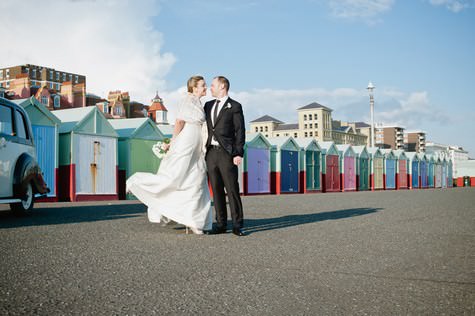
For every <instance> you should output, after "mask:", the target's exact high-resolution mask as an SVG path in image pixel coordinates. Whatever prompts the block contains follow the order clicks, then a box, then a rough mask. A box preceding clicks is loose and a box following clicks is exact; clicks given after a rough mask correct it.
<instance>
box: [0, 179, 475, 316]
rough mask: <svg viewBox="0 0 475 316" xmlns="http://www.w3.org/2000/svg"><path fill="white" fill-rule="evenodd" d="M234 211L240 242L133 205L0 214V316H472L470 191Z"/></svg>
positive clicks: (302, 198)
mask: <svg viewBox="0 0 475 316" xmlns="http://www.w3.org/2000/svg"><path fill="white" fill-rule="evenodd" d="M243 203H244V212H245V213H244V214H245V218H246V220H245V231H247V232H248V233H249V235H248V236H246V237H236V236H234V235H232V234H231V233H228V234H225V235H216V236H198V235H186V234H185V231H184V229H183V228H182V227H180V226H167V227H161V226H160V225H157V224H151V223H149V222H148V221H147V218H146V209H145V207H144V206H143V205H142V204H140V203H138V202H136V201H115V202H110V203H108V202H90V203H55V204H37V205H36V210H35V212H34V213H33V215H31V216H29V217H23V218H19V217H14V216H12V215H11V214H10V213H9V212H7V211H6V210H7V209H8V206H6V205H0V251H1V252H0V274H1V278H0V314H1V315H70V314H74V315H154V314H155V315H177V314H189V315H194V314H203V315H216V314H218V315H221V314H225V315H475V188H453V189H436V190H434V189H427V190H414V191H381V192H355V193H325V194H305V195H297V194H296V195H281V196H254V197H244V198H243Z"/></svg>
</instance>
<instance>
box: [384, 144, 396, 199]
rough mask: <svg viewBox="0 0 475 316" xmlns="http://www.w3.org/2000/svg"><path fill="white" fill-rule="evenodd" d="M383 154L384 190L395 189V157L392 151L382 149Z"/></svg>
mask: <svg viewBox="0 0 475 316" xmlns="http://www.w3.org/2000/svg"><path fill="white" fill-rule="evenodd" d="M382 153H383V154H384V169H383V172H384V174H383V179H384V189H385V190H395V189H396V171H397V157H396V154H395V153H394V151H393V150H392V149H383V150H382Z"/></svg>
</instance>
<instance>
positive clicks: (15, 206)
mask: <svg viewBox="0 0 475 316" xmlns="http://www.w3.org/2000/svg"><path fill="white" fill-rule="evenodd" d="M34 203H35V196H34V193H33V186H32V185H31V182H28V184H27V185H26V192H25V196H24V197H23V198H22V200H21V202H19V203H12V204H10V208H11V209H12V211H13V212H15V213H17V214H19V215H26V214H28V213H29V212H30V211H31V210H32V209H33V204H34Z"/></svg>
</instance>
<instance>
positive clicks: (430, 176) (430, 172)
mask: <svg viewBox="0 0 475 316" xmlns="http://www.w3.org/2000/svg"><path fill="white" fill-rule="evenodd" d="M426 156H427V166H428V168H427V187H429V188H433V187H434V186H435V179H434V167H435V157H434V155H426Z"/></svg>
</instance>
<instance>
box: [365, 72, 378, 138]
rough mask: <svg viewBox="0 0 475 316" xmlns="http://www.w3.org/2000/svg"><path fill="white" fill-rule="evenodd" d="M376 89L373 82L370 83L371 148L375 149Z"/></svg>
mask: <svg viewBox="0 0 475 316" xmlns="http://www.w3.org/2000/svg"><path fill="white" fill-rule="evenodd" d="M374 88H376V87H375V86H373V84H372V83H371V81H370V82H369V83H368V88H366V89H368V93H369V106H370V111H371V147H374V95H373V90H374Z"/></svg>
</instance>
